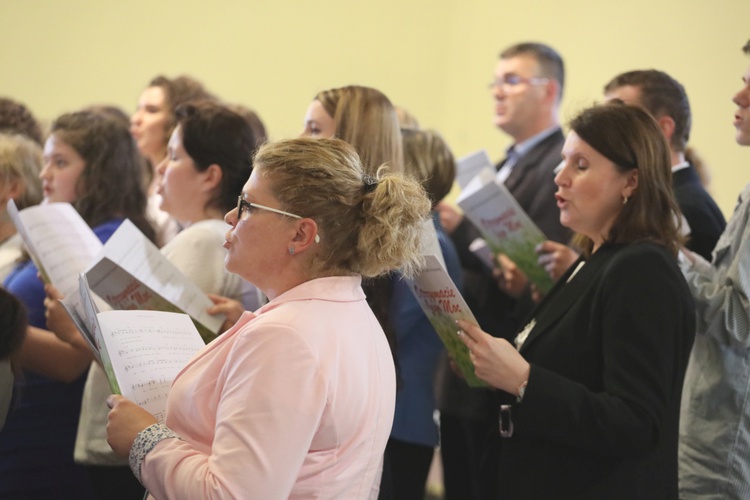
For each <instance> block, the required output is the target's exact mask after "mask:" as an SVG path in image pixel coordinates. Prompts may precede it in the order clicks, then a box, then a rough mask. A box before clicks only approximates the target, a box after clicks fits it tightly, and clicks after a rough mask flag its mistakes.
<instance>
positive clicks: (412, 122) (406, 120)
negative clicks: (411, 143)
mask: <svg viewBox="0 0 750 500" xmlns="http://www.w3.org/2000/svg"><path fill="white" fill-rule="evenodd" d="M396 116H398V123H399V125H401V130H404V129H405V128H409V129H415V130H416V129H419V121H418V120H417V117H416V116H414V115H413V114H411V113H410V112H409V110H408V109H406V108H402V107H401V106H396Z"/></svg>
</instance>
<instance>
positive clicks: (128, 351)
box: [98, 311, 205, 422]
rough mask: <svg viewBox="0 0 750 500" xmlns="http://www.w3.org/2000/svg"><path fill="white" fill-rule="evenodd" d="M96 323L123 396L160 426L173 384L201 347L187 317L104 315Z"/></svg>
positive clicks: (135, 313) (144, 313)
mask: <svg viewBox="0 0 750 500" xmlns="http://www.w3.org/2000/svg"><path fill="white" fill-rule="evenodd" d="M98 319H99V324H100V325H101V331H102V339H103V342H104V343H105V344H106V346H107V351H108V352H109V357H110V360H111V362H112V368H113V370H114V373H115V376H116V378H117V381H118V384H119V387H120V390H121V392H122V395H123V396H125V397H126V398H128V399H130V400H132V401H134V402H135V403H137V404H139V405H140V406H142V407H144V408H145V409H146V410H148V411H149V412H150V413H152V414H154V415H155V416H156V418H157V419H158V420H159V422H163V421H164V412H165V409H166V402H167V395H168V394H169V389H170V387H171V386H172V381H174V379H175V377H176V376H177V374H178V373H179V372H180V370H182V369H183V368H184V367H185V365H187V363H188V362H189V361H190V360H191V359H192V358H193V356H194V355H195V354H196V353H197V352H198V351H200V350H201V349H203V348H204V347H205V344H204V343H203V340H202V339H201V337H200V335H199V334H198V331H197V330H196V328H195V325H193V322H192V321H191V320H190V317H189V316H187V315H186V314H178V313H169V312H163V311H107V312H103V313H99V315H98Z"/></svg>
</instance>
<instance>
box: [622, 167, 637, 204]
mask: <svg viewBox="0 0 750 500" xmlns="http://www.w3.org/2000/svg"><path fill="white" fill-rule="evenodd" d="M625 175H626V179H625V188H624V189H623V191H622V195H623V196H625V197H626V198H630V197H631V196H633V193H635V191H636V189H638V169H637V168H634V169H631V170H630V171H629V172H628V173H626V174H625Z"/></svg>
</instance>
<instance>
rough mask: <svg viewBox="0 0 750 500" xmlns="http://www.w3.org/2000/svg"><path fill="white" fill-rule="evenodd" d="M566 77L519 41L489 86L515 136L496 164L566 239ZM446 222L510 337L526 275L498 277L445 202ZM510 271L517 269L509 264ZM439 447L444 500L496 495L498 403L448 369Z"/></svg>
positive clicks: (552, 234) (488, 326)
mask: <svg viewBox="0 0 750 500" xmlns="http://www.w3.org/2000/svg"><path fill="white" fill-rule="evenodd" d="M564 80H565V70H564V65H563V60H562V58H561V57H560V55H559V54H558V53H557V52H556V51H555V50H554V49H552V48H551V47H549V46H547V45H544V44H541V43H519V44H516V45H513V46H511V47H509V48H507V49H505V50H504V51H503V52H502V53H501V54H500V60H499V61H498V62H497V65H496V66H495V71H494V78H493V81H492V83H491V84H490V93H491V95H492V97H493V101H494V102H493V104H494V108H493V109H494V123H495V125H496V126H497V127H498V128H499V129H500V130H502V131H503V132H504V133H505V134H507V135H509V136H510V137H511V138H512V139H513V144H512V146H511V147H510V148H509V149H508V152H507V157H506V159H505V160H503V161H501V162H500V163H498V165H497V176H498V180H499V181H501V182H504V184H505V186H506V187H507V188H508V189H509V190H510V192H511V193H512V194H513V196H514V197H515V198H516V199H517V200H518V202H519V204H520V205H521V207H523V209H524V210H525V211H526V212H527V213H528V214H529V216H530V217H531V219H532V220H533V221H534V222H535V223H536V224H537V225H538V226H539V228H540V229H541V230H542V232H544V234H545V235H546V236H547V238H548V239H550V240H553V241H558V242H560V243H567V241H568V239H569V237H570V233H569V231H568V229H566V228H564V227H563V226H562V225H561V224H560V212H559V210H558V209H557V205H556V201H555V196H554V195H555V191H556V190H557V186H556V185H555V182H554V169H555V167H556V166H557V165H558V164H559V163H560V161H561V155H560V152H561V150H562V146H563V143H564V142H565V138H564V136H563V134H562V131H561V130H560V123H559V119H558V114H559V108H560V99H561V97H562V92H563V85H564ZM439 209H440V218H441V222H442V224H443V227H444V228H445V229H446V231H447V232H448V233H449V234H450V235H451V238H452V239H453V242H454V243H455V245H456V248H457V250H458V252H459V257H460V259H461V264H462V266H463V267H464V276H465V285H464V296H465V298H466V301H467V303H468V305H469V307H470V308H471V310H472V311H473V313H474V315H475V316H476V318H477V320H478V322H479V325H480V326H481V327H482V329H483V330H485V331H486V332H489V333H491V334H492V335H495V336H498V337H503V338H506V339H508V340H509V341H512V339H513V337H514V336H515V335H516V333H517V332H518V329H519V322H520V321H521V320H522V319H523V316H525V314H526V313H527V312H528V310H529V307H530V301H529V300H528V297H529V294H528V289H527V288H528V287H527V286H526V284H525V279H524V277H523V276H522V275H519V274H516V276H517V277H520V278H521V279H520V280H519V279H514V280H512V281H506V280H503V279H501V280H500V283H498V281H496V280H495V279H494V278H493V277H492V275H491V273H490V272H489V271H487V270H486V268H485V267H484V264H482V262H481V261H480V260H479V259H478V258H477V257H476V256H475V255H474V254H473V253H472V252H471V251H470V250H469V245H470V244H471V243H472V241H473V240H475V239H476V238H477V237H478V236H479V232H478V231H477V229H476V228H475V227H474V226H473V225H472V224H471V223H470V222H469V221H468V220H465V219H464V218H463V217H462V216H460V215H459V214H458V213H457V212H456V211H455V209H453V208H452V207H450V206H447V205H445V204H443V205H440V206H439ZM504 267H505V269H506V271H508V270H509V269H511V268H515V265H514V264H513V263H512V262H509V261H507V262H504ZM439 390H440V391H441V392H442V404H441V408H440V410H441V439H442V441H441V451H442V455H443V464H444V472H445V474H444V475H445V490H446V500H451V499H452V498H494V497H495V496H496V494H495V493H494V488H495V477H496V466H497V465H496V463H497V462H496V459H497V447H498V446H499V445H500V444H499V431H498V420H497V418H498V408H499V403H498V401H497V400H496V399H495V398H494V395H493V394H492V393H491V392H490V391H487V390H472V389H468V388H467V386H466V384H465V383H464V382H463V381H460V380H457V379H456V378H455V376H453V375H452V374H445V379H444V380H443V383H442V388H439Z"/></svg>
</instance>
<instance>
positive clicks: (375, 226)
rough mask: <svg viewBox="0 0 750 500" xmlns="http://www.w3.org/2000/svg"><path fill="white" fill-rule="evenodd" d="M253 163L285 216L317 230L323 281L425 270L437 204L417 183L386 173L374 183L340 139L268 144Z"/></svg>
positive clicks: (314, 265) (381, 172)
mask: <svg viewBox="0 0 750 500" xmlns="http://www.w3.org/2000/svg"><path fill="white" fill-rule="evenodd" d="M254 164H255V169H256V171H257V174H256V175H260V176H263V177H264V178H267V179H268V180H269V181H270V186H271V188H270V189H271V192H272V193H273V195H274V196H275V198H276V199H278V200H279V202H280V204H281V205H282V207H283V209H284V210H288V211H290V212H292V213H295V214H298V215H300V216H302V217H309V218H312V219H314V220H315V222H316V223H317V225H318V228H319V233H320V237H321V241H320V245H321V250H322V251H321V252H318V255H317V256H316V257H315V258H314V259H313V260H312V262H311V263H310V265H311V268H312V269H313V270H314V272H315V273H316V274H317V275H329V276H330V275H348V274H353V273H354V274H360V275H362V276H364V277H376V276H380V275H384V274H387V273H389V272H390V271H393V270H396V269H400V270H401V271H402V273H403V274H404V275H406V276H412V275H413V274H414V273H415V272H416V270H418V269H419V268H420V267H421V265H422V262H423V258H422V256H421V254H420V234H421V228H422V224H423V223H424V221H425V220H427V219H428V218H429V216H430V215H429V214H430V205H431V204H430V201H429V199H428V198H427V195H426V194H425V192H424V190H423V189H422V187H421V186H420V185H419V183H417V182H416V181H415V180H413V179H409V178H406V177H404V176H402V175H401V174H396V173H393V172H389V171H388V169H387V168H385V167H381V168H379V169H378V170H377V171H376V177H373V178H370V177H367V176H366V175H365V172H364V169H363V167H362V164H361V162H360V159H359V156H358V155H357V153H356V151H355V150H354V148H353V147H352V146H351V145H349V144H348V143H347V142H344V141H342V140H339V139H310V138H299V139H289V140H283V141H279V142H275V143H270V144H266V145H264V146H261V148H260V149H259V150H258V153H257V154H256V156H255V162H254Z"/></svg>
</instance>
